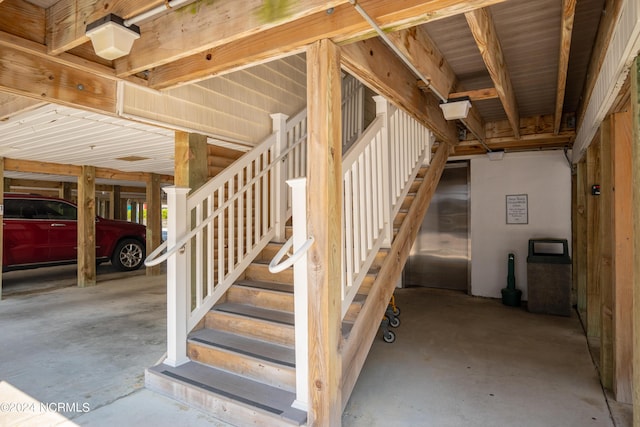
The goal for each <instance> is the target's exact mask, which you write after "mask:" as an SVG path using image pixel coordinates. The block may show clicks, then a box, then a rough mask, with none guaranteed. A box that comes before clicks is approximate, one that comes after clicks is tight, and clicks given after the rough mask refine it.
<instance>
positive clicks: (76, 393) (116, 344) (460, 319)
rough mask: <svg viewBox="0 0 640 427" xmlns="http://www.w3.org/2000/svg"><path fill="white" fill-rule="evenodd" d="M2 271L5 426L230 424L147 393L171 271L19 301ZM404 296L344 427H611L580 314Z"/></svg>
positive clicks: (413, 292) (24, 295) (427, 294)
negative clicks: (391, 337)
mask: <svg viewBox="0 0 640 427" xmlns="http://www.w3.org/2000/svg"><path fill="white" fill-rule="evenodd" d="M42 271H44V269H43V270H41V271H40V272H38V273H37V275H36V277H38V279H37V281H38V282H39V283H40V282H42V283H40V285H39V287H40V288H42V287H43V286H44V282H50V281H51V279H52V278H53V275H52V274H49V275H42ZM25 273H26V272H25ZM34 274H36V273H34ZM4 278H5V280H4V284H5V297H6V298H5V300H4V301H2V302H0V330H1V331H2V333H1V334H0V336H1V337H2V345H0V426H35V427H39V426H105V427H106V426H113V425H122V426H128V425H153V426H154V427H163V426H175V425H180V426H185V427H188V426H202V425H211V426H219V427H222V426H226V424H225V423H223V422H221V421H219V420H216V419H215V418H214V417H212V416H210V415H208V414H205V413H203V412H200V411H198V410H194V409H191V408H188V407H186V406H184V405H181V404H179V403H177V402H175V401H172V400H170V399H167V398H164V397H162V396H159V395H156V394H154V393H152V392H150V391H148V390H145V389H144V388H142V387H143V377H144V369H145V368H146V367H149V366H151V365H153V364H155V362H156V361H157V360H158V359H159V358H160V357H162V354H163V353H164V351H165V348H164V346H165V293H164V287H165V283H164V276H159V277H146V276H143V275H134V276H133V277H131V276H126V277H119V278H115V279H113V280H101V279H100V278H99V280H98V286H95V287H92V288H85V289H79V288H76V287H70V286H68V285H65V286H62V285H59V286H54V288H57V289H53V290H49V291H46V290H43V289H40V290H39V291H38V292H37V293H29V292H28V291H26V290H25V289H26V288H22V291H20V292H17V293H14V295H13V296H11V292H10V291H9V289H10V288H11V284H10V283H9V281H8V280H6V279H7V276H6V275H5V276H4ZM45 287H46V286H45ZM396 299H397V303H398V305H399V306H400V308H401V310H402V314H401V316H400V318H401V321H402V324H401V326H400V327H399V328H398V329H396V330H395V332H396V333H397V340H396V342H395V343H393V344H386V343H384V342H383V341H382V340H381V339H377V340H376V341H375V343H374V345H373V349H372V352H371V353H370V355H369V357H368V359H367V362H366V364H365V367H364V370H363V373H362V375H361V377H360V379H359V380H358V383H357V385H356V388H355V390H354V393H353V395H352V397H351V399H350V401H349V404H348V405H347V408H346V411H345V413H344V416H343V425H344V426H345V427H358V426H367V427H374V426H385V427H386V426H438V427H441V426H485V425H493V426H545V427H546V426H613V425H614V424H613V422H612V419H611V417H610V414H609V410H608V408H607V403H606V400H605V398H604V395H603V392H602V389H601V387H600V384H599V382H598V379H597V373H596V371H595V368H594V366H593V363H592V361H591V358H590V356H589V352H588V350H587V346H586V340H585V338H584V334H583V333H582V330H581V327H580V324H579V322H578V320H577V318H575V316H574V317H571V318H564V317H555V316H544V315H534V314H530V313H528V312H526V311H525V310H523V309H520V308H511V307H505V306H503V305H502V304H500V302H499V301H495V300H488V299H480V298H471V297H467V296H465V295H462V294H458V293H454V292H450V291H438V290H430V289H426V288H411V289H401V290H398V291H397V293H396ZM43 404H44V405H43ZM625 411H627V412H626V413H627V415H628V414H629V413H630V408H624V407H623V411H622V412H623V413H625ZM618 419H619V420H622V421H620V422H618V423H616V425H617V426H618V427H626V426H630V425H631V424H626V421H624V420H625V418H624V417H619V418H618ZM628 419H630V418H628Z"/></svg>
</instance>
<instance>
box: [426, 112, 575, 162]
mask: <svg viewBox="0 0 640 427" xmlns="http://www.w3.org/2000/svg"><path fill="white" fill-rule="evenodd" d="M472 110H473V108H472ZM568 117H569V115H565V120H564V121H563V126H562V127H561V129H560V132H559V133H558V134H555V133H554V132H553V125H554V116H553V115H550V114H549V115H544V116H533V117H523V118H521V119H520V139H516V137H515V136H514V134H513V129H512V128H511V124H510V123H509V121H508V120H501V121H497V122H489V123H486V124H485V136H486V138H485V143H486V145H487V146H488V147H489V148H490V149H492V150H505V151H531V150H549V149H559V148H560V149H564V147H571V145H572V144H573V140H574V139H575V128H569V127H567V126H566V125H565V124H564V123H565V122H566V119H567V118H568ZM434 149H435V147H434ZM486 151H487V150H486V147H484V146H483V145H482V144H480V142H479V141H477V140H476V139H474V138H473V136H472V135H467V139H466V140H464V141H462V142H460V143H459V144H457V145H456V146H455V147H454V151H453V153H452V154H451V155H452V156H466V155H471V154H483V153H485V152H486Z"/></svg>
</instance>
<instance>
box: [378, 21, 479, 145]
mask: <svg viewBox="0 0 640 427" xmlns="http://www.w3.org/2000/svg"><path fill="white" fill-rule="evenodd" d="M388 37H389V39H390V40H391V42H392V43H393V44H394V45H395V46H396V48H397V49H398V50H400V51H401V52H402V53H403V55H404V56H405V57H406V58H407V59H408V60H409V62H410V63H411V64H413V65H414V67H416V69H417V70H418V71H420V73H421V74H422V75H423V76H424V77H425V78H426V79H427V80H429V82H430V86H429V88H430V89H431V90H433V91H435V92H434V94H435V95H436V96H437V98H438V99H440V97H445V98H446V97H447V95H448V94H449V92H451V91H452V90H453V88H456V87H458V86H459V83H458V79H457V77H456V75H455V73H454V72H453V69H452V68H451V66H449V63H448V62H447V61H446V59H445V58H444V56H443V55H442V54H441V53H440V51H439V50H438V47H437V46H436V45H435V43H434V42H433V41H432V40H431V38H430V37H429V35H428V34H427V32H426V31H425V30H424V29H422V28H420V27H414V28H410V29H407V30H401V31H397V32H394V33H390V34H389V35H388ZM462 122H463V123H464V125H465V126H466V127H467V128H468V129H469V131H471V133H473V135H474V136H475V137H476V138H477V139H478V140H480V141H484V138H485V134H484V121H483V120H482V118H481V117H480V114H479V113H478V111H477V109H475V108H472V109H471V111H470V112H469V115H468V116H467V118H466V119H465V120H463V121H462Z"/></svg>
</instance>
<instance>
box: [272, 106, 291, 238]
mask: <svg viewBox="0 0 640 427" xmlns="http://www.w3.org/2000/svg"><path fill="white" fill-rule="evenodd" d="M288 118H289V116H287V115H286V114H282V113H277V114H271V120H273V124H272V130H273V132H276V133H277V136H276V143H275V152H274V157H276V158H277V157H279V156H280V154H282V152H283V151H284V150H285V149H286V148H287V119H288ZM286 165H287V163H286V160H285V159H283V160H282V161H281V162H278V164H277V165H276V166H275V172H274V179H273V182H272V185H273V195H274V200H275V201H274V203H273V206H274V212H273V213H274V219H275V221H274V222H275V232H276V235H275V241H277V242H284V241H285V240H286V239H285V235H284V229H285V224H286V221H287V185H286V180H287V168H286Z"/></svg>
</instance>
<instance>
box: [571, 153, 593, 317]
mask: <svg viewBox="0 0 640 427" xmlns="http://www.w3.org/2000/svg"><path fill="white" fill-rule="evenodd" d="M588 191H589V190H588V185H587V163H586V161H585V160H583V161H581V162H580V163H578V164H577V165H576V223H577V224H576V251H575V252H574V253H573V268H574V269H575V270H576V291H577V299H578V313H579V314H580V318H581V319H582V322H583V323H586V319H587V197H589V196H588V195H587V192H588Z"/></svg>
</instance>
